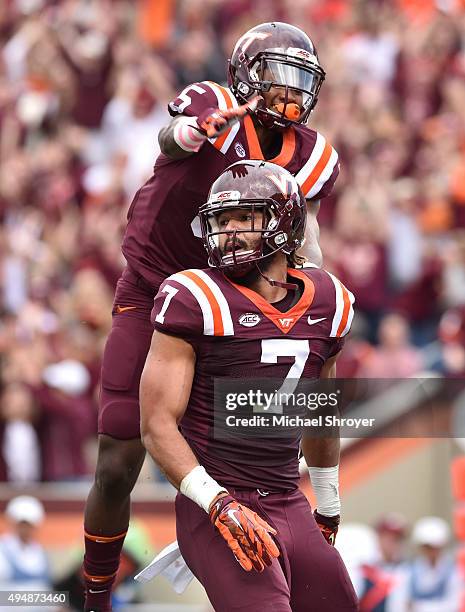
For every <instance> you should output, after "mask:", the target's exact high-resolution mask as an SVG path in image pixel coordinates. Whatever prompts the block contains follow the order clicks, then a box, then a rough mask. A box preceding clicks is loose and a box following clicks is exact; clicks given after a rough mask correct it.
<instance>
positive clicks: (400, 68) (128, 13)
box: [0, 0, 465, 609]
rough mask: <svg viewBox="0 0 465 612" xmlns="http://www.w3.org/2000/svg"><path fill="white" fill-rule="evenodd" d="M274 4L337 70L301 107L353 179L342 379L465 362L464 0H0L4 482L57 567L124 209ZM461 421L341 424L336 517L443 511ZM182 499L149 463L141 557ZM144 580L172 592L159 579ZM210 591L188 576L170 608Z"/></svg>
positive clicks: (141, 497) (342, 255)
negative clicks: (312, 103)
mask: <svg viewBox="0 0 465 612" xmlns="http://www.w3.org/2000/svg"><path fill="white" fill-rule="evenodd" d="M271 20H282V21H289V22H290V23H293V24H295V25H297V26H300V27H302V28H303V29H304V30H305V31H306V32H307V33H308V34H309V35H310V36H311V37H312V38H313V40H314V42H315V43H316V45H317V48H318V52H319V56H320V60H321V62H322V65H323V66H324V68H325V70H326V72H327V80H326V82H325V83H324V86H323V89H322V93H321V96H320V100H319V103H318V106H317V109H316V111H315V112H314V114H313V115H312V117H311V125H312V127H315V128H316V129H318V130H319V131H321V132H322V133H323V134H324V135H325V136H326V137H327V138H328V139H329V141H330V142H331V143H332V144H333V145H334V146H335V147H336V149H337V150H338V152H339V154H340V161H341V175H340V178H339V180H338V182H337V186H336V189H335V192H334V193H333V194H332V195H331V196H330V197H329V198H327V199H326V200H325V201H324V202H323V203H322V206H321V212H320V215H319V219H320V225H321V246H322V250H323V253H324V259H325V266H326V267H327V268H328V269H330V270H331V271H333V272H335V273H336V274H337V275H338V276H339V277H340V278H341V280H342V281H343V282H344V283H346V284H347V286H348V287H349V288H350V289H351V290H352V291H353V292H354V293H355V295H356V298H357V318H356V321H355V323H354V328H353V332H352V334H351V338H350V340H349V341H348V343H347V346H346V350H345V354H344V356H343V359H342V360H341V364H340V368H339V375H340V376H347V377H370V378H371V377H374V378H381V377H387V378H392V379H403V378H407V377H412V376H425V377H426V376H428V377H429V376H432V375H434V376H437V377H439V378H440V379H441V380H442V379H443V378H446V379H447V378H454V379H461V378H463V376H464V374H465V79H464V77H465V35H464V32H465V3H464V2H463V0H436V1H435V2H434V1H432V0H424V1H421V0H370V1H366V2H363V1H354V2H349V1H345V0H324V1H323V0H279V1H278V0H276V1H273V0H255V1H253V2H251V1H249V0H228V1H224V0H177V1H176V0H139V1H135V0H133V1H129V0H99V1H94V0H87V1H85V0H61V1H60V0H56V1H53V0H48V1H47V0H0V218H1V226H0V291H1V294H0V312H1V319H0V354H1V360H0V384H1V393H2V395H1V410H0V414H1V420H0V478H1V480H2V481H3V484H2V485H1V486H0V499H1V500H3V502H6V501H7V500H8V499H9V498H11V497H12V495H14V494H15V493H17V492H24V491H26V492H32V493H33V494H34V495H37V496H38V497H39V498H40V499H42V500H43V501H44V503H45V506H46V510H47V518H46V521H45V523H44V525H43V526H42V527H41V529H40V532H39V537H40V539H41V541H42V542H43V543H44V544H45V546H46V547H47V549H48V550H49V551H50V553H51V555H52V559H53V565H54V570H55V571H56V573H57V575H60V573H63V571H64V568H66V567H67V566H68V565H69V566H71V565H72V563H73V560H75V559H76V558H77V556H78V555H79V551H78V552H77V553H76V551H73V550H72V549H73V547H76V548H77V549H79V546H80V543H81V529H82V526H81V513H82V508H83V503H84V500H85V497H86V492H87V490H88V487H89V484H90V478H91V475H92V473H93V466H94V463H95V454H96V436H95V431H96V405H97V389H98V377H99V368H100V359H101V354H102V348H103V345H104V341H105V337H106V335H107V333H108V330H109V327H110V313H111V304H112V295H113V288H114V285H115V283H116V280H117V278H118V276H119V273H120V271H121V269H122V267H123V265H124V261H123V258H122V255H121V253H120V241H121V237H122V233H123V231H124V227H125V214H126V211H127V208H128V205H129V203H130V201H131V199H132V196H133V194H134V192H135V191H136V189H137V188H138V187H139V186H140V184H141V183H142V182H143V181H144V180H145V178H147V177H148V176H149V175H150V173H151V168H152V166H153V163H154V160H155V158H156V156H157V154H158V144H157V138H156V134H157V131H158V129H159V128H160V127H161V126H163V125H164V124H165V123H166V121H167V119H168V115H167V112H166V103H167V101H168V100H169V99H170V98H171V97H172V96H173V94H174V93H175V92H177V91H179V90H180V89H182V88H183V86H184V85H186V84H188V83H191V82H194V81H200V80H206V79H210V80H214V81H218V82H220V83H222V82H224V80H225V74H226V72H225V66H226V58H227V57H228V55H229V53H230V51H231V49H232V46H233V44H234V42H235V41H236V39H237V38H238V37H239V35H241V34H242V33H243V32H245V31H246V30H247V29H248V28H250V27H252V26H253V25H256V24H257V23H260V22H263V21H271ZM175 205H176V203H174V202H173V206H175ZM173 248H175V245H173ZM399 382H400V380H399ZM400 396H401V397H402V393H400ZM397 399H398V400H399V394H398V396H397ZM399 401H400V408H401V412H402V401H401V400H399ZM404 408H405V411H407V410H408V409H409V407H405V406H404ZM447 410H449V406H448V407H447ZM462 412H463V411H462V410H461V408H460V405H458V407H457V406H456V407H455V408H454V410H453V411H452V417H453V419H452V420H453V422H455V423H457V422H459V421H460V419H461V414H462ZM453 435H454V431H453V430H452V431H451V436H450V437H449V438H442V439H434V438H429V437H420V435H416V436H414V434H411V435H410V436H409V437H404V438H392V437H380V438H377V439H376V440H373V441H368V442H363V443H357V441H353V440H352V441H350V443H348V444H347V446H346V448H345V451H344V456H343V460H342V463H343V468H342V494H343V504H344V519H345V521H346V522H350V521H357V522H364V523H366V524H372V523H373V521H375V520H376V518H377V517H378V516H379V515H380V514H381V513H382V512H384V511H386V510H397V511H400V512H402V513H403V514H404V515H405V516H406V517H407V519H408V520H409V521H410V522H412V521H414V520H415V519H417V518H418V517H420V516H422V515H425V514H435V515H438V516H442V517H444V518H446V519H447V520H449V521H452V520H453V516H454V515H453V509H454V501H453V494H456V495H459V496H460V494H461V490H460V489H461V484H462V481H461V477H460V475H459V477H458V478H457V479H456V480H455V483H453V484H454V487H452V486H451V482H452V480H451V477H450V464H451V462H452V460H453V459H454V458H456V457H457V456H459V453H460V446H459V445H458V444H457V443H456V441H454V440H453V439H452V437H453ZM305 486H306V485H305ZM380 491H382V495H381V493H380ZM172 496H173V494H172V489H171V488H170V487H169V485H166V484H165V483H164V482H163V480H162V479H161V478H160V477H159V475H158V474H157V472H156V470H155V468H154V467H153V465H152V464H151V463H149V462H147V464H146V465H145V467H144V470H143V473H142V475H141V478H140V483H139V484H138V486H137V489H136V491H135V494H134V518H135V519H137V521H139V523H140V525H141V526H143V528H144V529H146V530H147V536H146V541H147V542H148V543H147V544H146V545H142V547H139V552H140V553H141V555H142V558H143V559H146V560H150V559H151V555H152V552H153V551H154V550H157V549H159V548H161V547H162V546H163V545H164V544H166V543H168V542H169V541H170V540H171V539H174V521H173V511H172V510H173V509H172V505H171V501H170V500H171V499H172ZM461 525H462V522H461V521H460V516H459V518H458V520H457V526H458V528H459V531H460V528H461ZM2 527H3V528H5V522H4V521H3V523H2ZM142 541H144V536H142ZM75 555H77V556H75ZM145 593H146V596H147V597H149V598H150V599H152V601H153V600H157V601H162V600H163V601H169V599H170V597H171V598H172V597H173V596H170V589H169V587H168V586H167V585H166V583H164V582H163V581H157V582H156V583H154V584H152V585H150V587H149V588H148V589H147V590H146V591H145ZM202 597H203V596H202V594H201V591H200V589H196V588H190V590H189V591H188V592H187V594H186V595H185V596H183V598H181V599H178V600H177V601H178V603H177V604H176V606H178V607H176V608H175V609H181V607H180V605H181V604H180V603H179V602H188V601H197V602H201V601H202ZM186 609H187V608H186ZM192 609H194V608H192Z"/></svg>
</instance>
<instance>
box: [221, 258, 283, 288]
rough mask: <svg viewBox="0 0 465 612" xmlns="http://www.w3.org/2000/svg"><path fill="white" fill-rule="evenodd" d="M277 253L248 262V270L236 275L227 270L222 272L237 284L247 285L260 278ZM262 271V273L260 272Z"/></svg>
mask: <svg viewBox="0 0 465 612" xmlns="http://www.w3.org/2000/svg"><path fill="white" fill-rule="evenodd" d="M277 255H278V253H274V254H273V255H270V256H269V257H265V259H260V260H259V261H253V262H250V264H249V265H250V266H251V268H250V270H247V271H246V272H245V273H244V274H240V275H238V276H235V275H232V274H231V273H228V271H227V270H224V274H225V275H226V276H227V277H228V278H231V279H232V280H234V282H235V283H237V284H238V285H244V287H248V286H250V285H253V284H254V283H256V282H257V281H258V280H259V279H260V278H262V274H266V273H267V271H268V270H269V269H270V267H271V264H272V263H273V261H274V259H275V257H276V256H277ZM261 273H262V274H261Z"/></svg>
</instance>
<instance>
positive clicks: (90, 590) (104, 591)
mask: <svg viewBox="0 0 465 612" xmlns="http://www.w3.org/2000/svg"><path fill="white" fill-rule="evenodd" d="M107 591H108V589H103V590H102V591H94V590H93V589H89V593H106V592H107Z"/></svg>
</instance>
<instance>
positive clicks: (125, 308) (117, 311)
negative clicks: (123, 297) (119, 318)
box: [115, 306, 137, 314]
mask: <svg viewBox="0 0 465 612" xmlns="http://www.w3.org/2000/svg"><path fill="white" fill-rule="evenodd" d="M135 308H137V306H117V307H116V308H115V311H116V314H121V313H122V312H126V310H134V309H135Z"/></svg>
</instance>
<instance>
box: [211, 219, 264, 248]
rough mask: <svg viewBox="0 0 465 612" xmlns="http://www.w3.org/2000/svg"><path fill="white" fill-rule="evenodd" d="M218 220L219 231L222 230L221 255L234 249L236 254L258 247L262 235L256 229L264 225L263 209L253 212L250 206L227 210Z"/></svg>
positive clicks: (220, 237)
mask: <svg viewBox="0 0 465 612" xmlns="http://www.w3.org/2000/svg"><path fill="white" fill-rule="evenodd" d="M217 222H218V231H220V232H222V233H220V234H219V236H218V239H219V248H220V252H221V255H227V254H228V253H232V252H233V250H235V252H236V254H238V253H240V252H242V253H243V252H244V251H253V250H255V249H256V248H257V247H258V245H259V243H260V240H261V235H260V234H259V233H255V231H256V230H261V229H262V227H263V211H261V210H255V211H254V212H252V210H250V209H248V208H238V209H233V210H225V211H224V212H222V213H220V214H219V215H218V218H217ZM250 230H252V231H250ZM234 232H237V233H236V234H234Z"/></svg>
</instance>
